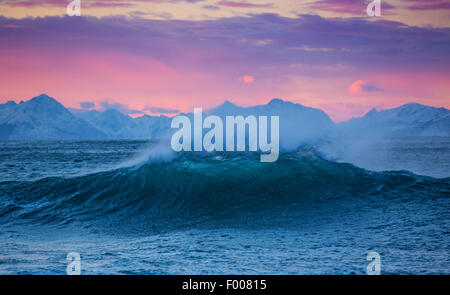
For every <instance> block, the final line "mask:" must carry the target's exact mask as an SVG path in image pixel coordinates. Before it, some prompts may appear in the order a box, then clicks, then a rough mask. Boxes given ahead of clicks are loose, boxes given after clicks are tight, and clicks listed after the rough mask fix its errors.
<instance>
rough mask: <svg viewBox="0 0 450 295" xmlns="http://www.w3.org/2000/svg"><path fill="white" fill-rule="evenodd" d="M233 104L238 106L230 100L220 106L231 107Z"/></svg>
mask: <svg viewBox="0 0 450 295" xmlns="http://www.w3.org/2000/svg"><path fill="white" fill-rule="evenodd" d="M231 106H233V107H236V106H237V105H235V104H234V103H232V102H231V101H229V100H225V101H224V102H223V103H222V104H221V105H220V106H219V107H231Z"/></svg>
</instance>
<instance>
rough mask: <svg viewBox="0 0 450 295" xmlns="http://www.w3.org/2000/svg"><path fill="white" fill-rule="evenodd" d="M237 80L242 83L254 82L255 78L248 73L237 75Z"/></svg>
mask: <svg viewBox="0 0 450 295" xmlns="http://www.w3.org/2000/svg"><path fill="white" fill-rule="evenodd" d="M239 81H241V82H244V83H247V84H248V83H253V82H255V78H253V77H252V76H249V75H244V76H242V77H239Z"/></svg>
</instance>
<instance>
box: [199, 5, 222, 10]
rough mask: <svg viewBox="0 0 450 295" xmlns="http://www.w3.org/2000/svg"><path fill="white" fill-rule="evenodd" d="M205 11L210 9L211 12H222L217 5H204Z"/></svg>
mask: <svg viewBox="0 0 450 295" xmlns="http://www.w3.org/2000/svg"><path fill="white" fill-rule="evenodd" d="M203 8H204V9H209V10H220V7H219V6H215V5H203Z"/></svg>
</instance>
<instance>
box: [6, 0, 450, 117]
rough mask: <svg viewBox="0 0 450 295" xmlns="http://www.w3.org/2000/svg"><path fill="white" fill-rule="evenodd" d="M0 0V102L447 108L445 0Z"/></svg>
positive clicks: (449, 44) (129, 109) (167, 108)
mask: <svg viewBox="0 0 450 295" xmlns="http://www.w3.org/2000/svg"><path fill="white" fill-rule="evenodd" d="M369 2H370V1H365V0H315V1H312V0H310V1H300V0H297V1H295V0H277V1H275V0H267V1H266V0H247V1H243V0H235V1H225V0H136V1H117V0H91V1H88V0H84V1H83V0H81V3H82V4H81V5H82V16H72V17H70V16H66V15H65V14H66V6H67V5H68V4H69V3H70V1H69V0H67V1H65V0H47V1H34V0H23V1H20V0H16V1H10V0H0V103H4V102H6V101H8V100H15V101H17V102H19V101H20V100H27V99H29V98H31V97H34V96H37V95H39V94H41V93H46V94H48V95H50V96H52V97H54V98H56V99H57V100H58V101H60V102H61V103H63V104H64V105H65V106H66V107H71V108H84V109H100V110H101V109H105V108H109V107H113V108H117V109H119V110H121V111H122V112H124V113H127V114H130V115H133V116H137V115H141V114H144V113H145V114H149V115H157V114H167V115H171V114H175V113H177V112H180V111H181V112H188V111H192V109H193V107H203V108H205V109H206V108H211V107H214V106H217V105H218V104H220V103H222V102H223V101H225V100H230V101H231V102H234V103H236V104H238V105H242V106H249V105H255V104H264V103H267V102H268V101H270V100H271V99H272V98H275V97H277V98H282V99H284V100H289V101H293V102H296V103H301V104H303V105H305V106H311V107H316V108H320V109H322V110H324V111H326V112H327V113H328V114H329V115H330V117H331V118H332V119H333V120H334V121H342V120H347V119H349V118H351V117H354V116H361V115H363V114H365V113H366V112H367V111H369V110H370V109H371V108H373V107H375V108H377V109H385V108H390V107H396V106H399V105H401V104H404V103H407V102H419V103H423V104H426V105H432V106H444V107H446V108H450V1H448V0H428V1H419V0H386V1H384V0H381V3H382V6H381V7H382V11H381V13H382V16H380V17H368V16H367V14H366V6H367V4H368V3H369Z"/></svg>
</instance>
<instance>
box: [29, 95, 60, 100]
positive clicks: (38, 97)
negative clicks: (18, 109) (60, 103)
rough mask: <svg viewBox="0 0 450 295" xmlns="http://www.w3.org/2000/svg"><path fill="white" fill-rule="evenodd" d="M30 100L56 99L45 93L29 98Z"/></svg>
mask: <svg viewBox="0 0 450 295" xmlns="http://www.w3.org/2000/svg"><path fill="white" fill-rule="evenodd" d="M30 101H56V99H54V98H52V97H50V96H48V95H47V94H41V95H38V96H36V97H33V98H32V99H30Z"/></svg>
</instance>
